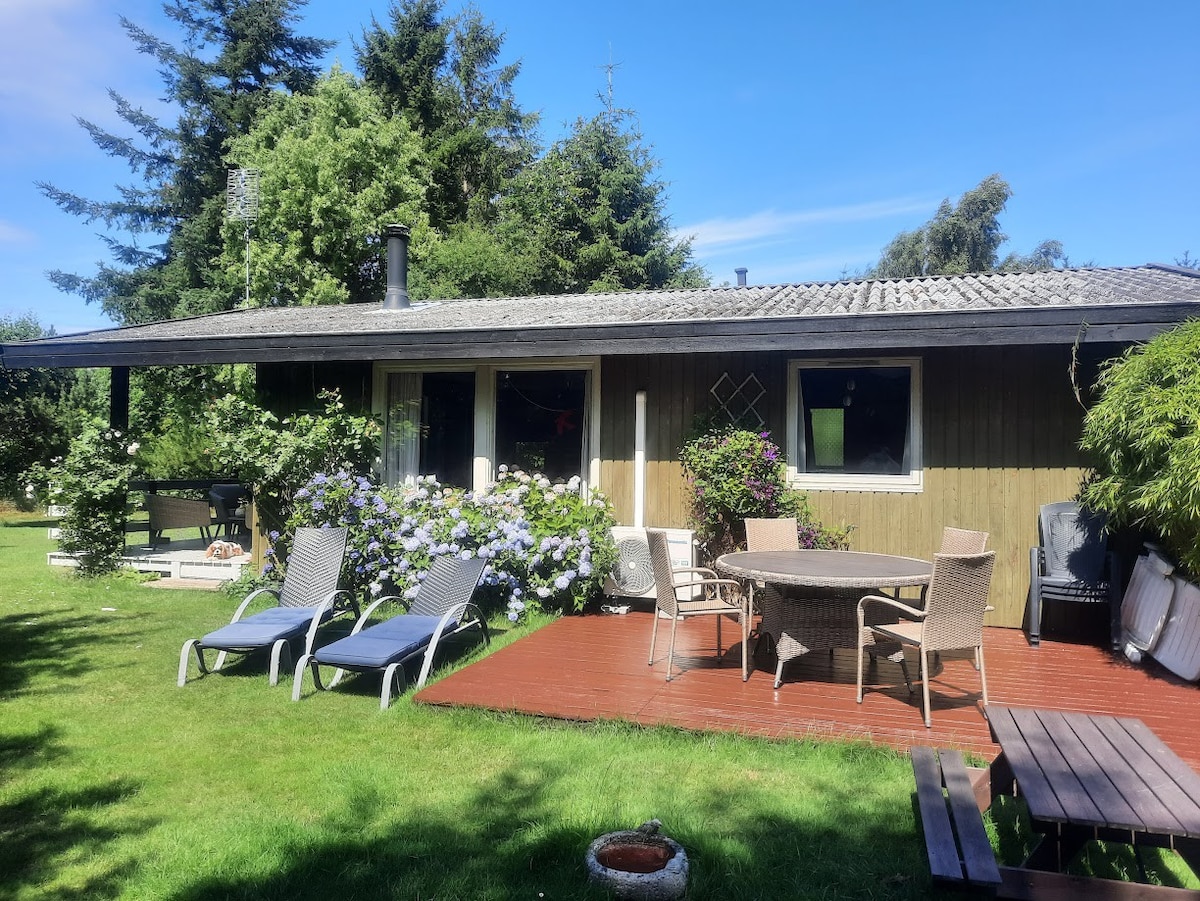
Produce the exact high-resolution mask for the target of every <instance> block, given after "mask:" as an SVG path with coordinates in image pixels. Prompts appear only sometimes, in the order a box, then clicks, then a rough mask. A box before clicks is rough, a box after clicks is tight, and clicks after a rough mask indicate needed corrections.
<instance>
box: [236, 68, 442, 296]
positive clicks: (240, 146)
mask: <svg viewBox="0 0 1200 901" xmlns="http://www.w3.org/2000/svg"><path fill="white" fill-rule="evenodd" d="M230 156H231V158H232V159H233V160H235V161H236V162H237V163H238V165H241V166H247V167H253V168H256V169H259V170H260V172H261V179H260V188H259V190H260V194H261V200H260V213H259V218H258V221H257V222H256V224H255V227H254V233H253V234H254V238H253V241H252V244H251V251H250V261H251V264H250V265H251V303H252V304H253V305H257V306H274V305H295V304H306V305H307V304H327V303H346V302H360V301H368V300H375V301H379V300H382V298H383V294H384V272H383V259H382V252H383V249H382V247H381V246H380V236H381V234H382V230H383V227H384V225H386V224H388V223H390V222H400V223H404V224H408V225H411V226H413V229H414V235H413V241H412V247H413V251H412V253H413V258H414V261H417V260H419V259H420V258H421V257H422V255H423V254H424V248H425V247H426V245H428V243H429V242H430V241H432V240H433V239H434V238H433V236H432V235H431V234H430V232H429V229H428V226H427V219H426V217H425V213H424V210H425V194H426V190H427V187H428V181H429V175H428V169H429V167H428V164H427V162H426V159H425V153H424V148H423V146H422V142H421V140H420V138H419V136H418V135H417V134H416V133H415V132H414V131H413V130H412V129H411V128H410V127H409V125H408V122H407V120H406V119H405V118H404V117H392V116H388V115H387V112H386V111H385V109H384V106H383V103H382V102H381V101H380V99H379V97H378V96H377V95H376V94H375V93H374V92H372V91H370V90H369V89H367V88H366V87H364V86H363V85H362V84H361V83H359V82H358V81H357V80H356V79H355V78H354V77H353V76H351V75H350V74H348V73H346V72H344V71H341V70H338V69H335V70H334V71H333V72H331V73H330V74H329V75H327V76H325V77H323V78H321V79H320V81H319V82H318V83H317V86H316V89H315V90H314V91H313V93H312V94H310V95H301V94H293V95H291V96H289V97H280V98H278V100H277V102H276V104H275V105H274V107H273V108H272V109H271V110H269V111H268V112H267V113H265V114H264V115H263V116H262V117H261V118H260V120H259V122H258V124H256V125H255V126H254V127H253V128H251V129H250V132H249V133H248V134H247V135H245V136H244V137H240V138H236V139H235V140H234V141H233V142H232V144H231V151H230ZM243 252H244V248H243V236H242V229H241V228H240V227H239V226H238V225H237V224H236V223H230V224H229V225H228V226H227V228H226V253H225V266H226V269H227V271H228V273H229V277H230V278H236V277H238V276H239V275H240V274H241V273H242V272H243V267H244V260H243Z"/></svg>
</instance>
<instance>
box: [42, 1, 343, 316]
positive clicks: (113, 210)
mask: <svg viewBox="0 0 1200 901" xmlns="http://www.w3.org/2000/svg"><path fill="white" fill-rule="evenodd" d="M304 2H305V0H168V2H166V3H165V4H164V5H163V10H164V12H165V13H166V15H167V17H168V18H169V19H170V20H171V21H172V22H174V23H175V24H176V25H177V26H178V28H179V32H180V39H179V42H178V44H175V43H171V42H170V41H168V40H165V39H163V38H160V37H158V36H156V35H154V34H151V33H150V32H149V31H147V30H145V29H144V28H142V27H140V26H138V25H136V24H135V23H133V22H131V21H130V20H128V19H126V18H124V17H122V18H121V24H122V26H123V27H124V29H125V31H126V33H127V34H128V35H129V37H130V39H131V40H132V41H133V43H134V45H135V46H136V48H137V50H138V51H139V52H140V53H143V54H146V55H148V56H150V57H152V58H153V59H154V60H155V61H156V62H157V63H158V65H159V71H160V73H161V76H162V79H163V86H164V89H165V92H164V99H165V100H166V101H167V102H168V103H170V104H172V105H173V107H174V108H175V109H176V110H177V111H178V118H177V119H176V121H175V122H174V123H171V124H165V123H163V122H161V121H160V120H159V119H157V118H155V117H154V116H153V115H151V114H150V113H148V112H146V111H145V110H144V109H142V108H140V107H136V106H134V105H133V104H132V103H130V102H129V101H128V100H127V99H126V98H125V97H123V96H122V95H120V94H119V93H117V92H116V91H110V92H109V93H110V96H111V97H112V100H113V102H114V104H115V106H116V110H117V114H118V116H119V117H120V118H121V120H122V121H123V122H124V123H125V124H126V125H127V126H128V127H129V129H130V133H128V134H125V135H117V134H114V133H112V132H109V131H106V130H105V129H103V128H101V127H100V126H98V125H96V124H94V123H92V122H89V121H87V120H84V119H80V120H79V122H80V125H82V126H83V128H85V129H86V130H87V132H88V133H89V134H90V135H91V138H92V140H93V142H94V143H95V144H96V146H97V147H99V148H100V149H101V150H102V151H103V152H104V153H106V154H108V155H109V156H112V157H114V158H117V159H121V160H123V161H124V162H125V163H126V164H127V165H128V166H129V168H130V170H131V171H132V172H133V173H134V175H135V176H136V178H137V181H135V182H134V183H131V184H129V185H126V186H123V187H121V188H119V194H120V196H119V197H118V198H117V199H110V200H93V199H89V198H85V197H82V196H80V195H77V194H74V193H72V192H70V191H68V190H65V189H63V188H60V187H57V186H55V185H51V184H48V183H44V182H43V183H39V188H40V189H41V191H42V193H43V194H45V195H46V196H47V197H49V198H50V199H51V200H52V201H54V202H55V203H56V204H57V205H58V206H59V207H60V208H62V209H63V210H65V211H66V212H68V213H71V214H72V215H75V216H79V217H80V218H82V219H83V220H84V221H85V222H88V223H92V222H98V223H100V224H102V225H103V226H104V228H105V230H106V235H105V241H106V242H107V244H108V246H109V249H110V250H111V253H112V257H113V262H112V263H111V264H109V263H104V264H101V265H100V267H99V269H98V271H97V272H96V273H95V274H93V275H78V274H73V273H66V272H54V273H51V276H50V277H51V280H52V281H53V282H54V283H55V284H56V285H58V287H60V288H61V289H63V290H65V291H68V292H72V293H76V294H79V295H81V296H82V297H84V299H86V300H87V301H89V302H93V303H98V304H100V306H101V307H102V308H103V309H104V311H105V313H107V314H108V315H109V316H110V317H112V318H113V319H115V320H116V321H117V322H119V323H122V324H128V323H137V322H148V321H153V320H157V319H164V318H168V317H171V316H176V315H185V314H191V313H200V312H211V311H215V310H220V309H228V308H230V307H232V306H233V305H234V304H235V303H236V302H237V300H238V298H239V292H238V290H237V285H236V284H232V283H230V282H229V280H228V279H227V278H226V277H225V276H224V275H223V273H222V270H221V268H220V266H219V258H220V254H221V249H222V238H221V224H222V215H223V210H224V189H225V180H226V164H225V160H224V153H225V148H226V142H227V141H229V140H230V139H231V138H233V137H235V136H237V135H240V134H244V133H245V132H246V131H247V130H248V129H249V127H250V125H251V124H252V123H253V121H254V120H255V118H256V117H257V115H258V114H259V112H260V111H261V110H262V108H263V106H264V104H265V103H267V102H268V101H269V99H270V97H271V95H272V94H273V93H274V92H275V91H286V92H301V91H307V90H309V89H310V88H311V86H312V85H313V83H314V81H315V79H316V75H317V71H318V69H317V61H318V60H319V59H320V57H321V56H322V54H323V53H324V52H325V51H326V50H327V49H328V48H329V47H331V46H332V42H328V41H324V40H318V39H316V38H306V37H300V36H298V35H296V34H295V33H294V32H293V29H292V26H293V24H294V23H295V21H296V20H297V18H298V12H297V11H298V10H299V9H301V8H302V7H303V5H304Z"/></svg>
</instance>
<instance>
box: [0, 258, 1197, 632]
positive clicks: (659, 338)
mask: <svg viewBox="0 0 1200 901" xmlns="http://www.w3.org/2000/svg"><path fill="white" fill-rule="evenodd" d="M389 292H390V293H391V292H393V288H392V287H391V286H389ZM405 304H406V296H405V302H402V303H400V304H396V303H385V304H384V305H374V304H359V305H350V306H330V307H303V308H294V307H293V308H261V309H249V310H237V311H232V312H228V313H220V314H215V315H210V316H203V317H197V318H191V319H182V320H173V321H165V322H158V323H153V324H148V325H140V326H132V327H126V328H119V329H110V330H103V331H95V332H89V333H85V334H80V335H69V336H62V337H55V338H48V339H43V340H39V341H33V342H24V343H19V344H8V345H3V346H2V347H0V354H2V357H0V360H2V362H3V365H4V366H6V367H10V368H12V367H29V366H52V367H63V366H108V367H113V368H114V375H115V377H114V382H113V383H114V385H116V386H117V387H118V391H117V395H116V397H115V400H114V409H115V415H116V416H117V417H118V418H119V417H120V415H121V403H122V399H121V397H120V386H121V385H122V384H123V383H124V384H125V385H127V384H128V367H132V366H150V365H179V364H188V363H234V362H238V363H255V364H257V368H258V384H259V389H260V392H261V394H262V398H263V400H264V402H266V403H268V404H271V405H274V406H275V407H277V408H281V409H285V410H286V409H289V408H296V407H298V406H305V405H311V401H312V398H313V396H314V392H315V391H316V389H318V388H320V387H325V386H330V387H333V386H336V387H339V388H340V389H341V390H342V393H343V397H344V398H346V399H347V400H348V401H349V402H350V403H355V402H357V403H359V404H361V405H362V406H364V407H370V408H372V409H374V410H375V411H376V412H378V413H379V414H380V415H381V416H382V417H384V420H385V422H386V425H387V438H386V446H385V453H384V465H385V469H386V472H387V476H388V478H390V479H399V478H403V477H404V476H406V475H411V474H414V473H432V474H436V475H437V476H438V477H439V478H440V479H441V480H442V481H444V482H447V483H455V484H473V485H475V486H478V487H482V486H483V485H485V484H486V483H487V482H488V481H490V480H491V479H492V478H494V476H495V473H496V471H497V467H498V466H499V465H500V464H511V465H521V466H525V467H527V468H537V469H541V470H543V471H545V472H547V474H548V475H551V476H561V477H569V476H571V475H579V476H580V477H581V478H582V479H583V481H584V482H586V483H587V484H590V485H593V486H595V487H597V488H599V489H601V490H602V491H604V492H605V493H606V494H607V495H608V496H609V497H610V498H611V499H612V501H613V504H614V505H615V508H616V511H617V515H618V517H619V519H620V520H621V521H622V522H624V523H628V524H632V523H635V522H637V523H644V524H646V525H650V526H684V525H686V520H687V507H688V494H687V485H686V483H685V480H684V478H683V475H682V471H681V467H680V464H679V462H678V451H679V448H680V445H681V443H682V442H683V440H684V439H685V437H686V436H687V434H688V432H689V430H690V429H691V427H692V424H693V422H694V419H695V417H696V416H697V415H701V414H708V413H713V412H714V411H725V413H727V414H728V415H731V416H734V417H736V418H738V419H739V420H740V421H742V422H743V423H748V424H750V425H752V426H753V427H754V428H761V430H763V431H769V432H770V433H771V436H772V438H773V439H774V440H775V441H776V442H777V443H778V444H779V445H780V446H781V447H783V448H784V450H785V451H786V455H787V460H788V465H789V475H790V478H791V479H792V482H793V484H794V485H795V486H796V487H799V488H802V489H804V490H805V491H807V492H808V495H809V498H810V501H811V503H812V504H813V506H814V508H815V510H816V511H817V512H818V514H819V515H820V517H821V519H822V520H823V521H825V522H826V523H829V524H833V525H840V524H852V525H853V526H854V532H853V536H852V544H853V546H854V547H855V548H856V549H860V550H871V551H881V552H887V553H898V554H907V555H912V556H921V557H928V555H929V554H930V553H931V551H932V549H933V548H934V547H936V545H937V543H938V541H939V537H940V534H941V529H942V527H943V526H945V525H950V526H958V527H963V528H970V529H982V530H986V531H988V532H990V533H991V543H990V546H991V547H993V548H994V549H995V550H996V551H997V554H998V556H997V565H996V577H995V579H994V583H993V588H992V598H991V601H992V604H993V605H994V606H995V608H996V609H995V612H994V613H992V614H991V615H990V624H992V625H1002V626H1012V627H1019V626H1021V624H1022V621H1023V617H1024V611H1025V599H1026V593H1027V589H1028V579H1029V570H1028V560H1029V548H1030V546H1031V545H1033V544H1035V543H1036V540H1037V511H1038V507H1039V505H1041V504H1043V503H1048V502H1051V501H1056V500H1064V499H1069V498H1071V497H1073V496H1074V495H1075V493H1076V491H1077V490H1078V487H1079V483H1080V479H1081V477H1082V475H1083V474H1084V472H1085V461H1084V460H1083V459H1082V458H1081V456H1080V453H1079V451H1078V449H1077V446H1076V445H1077V439H1078V435H1079V429H1080V424H1081V419H1082V414H1083V409H1084V405H1085V404H1087V403H1088V400H1089V396H1090V390H1091V386H1092V384H1093V382H1094V379H1095V376H1096V373H1097V371H1098V368H1099V366H1100V365H1102V363H1103V361H1104V360H1106V359H1109V358H1111V357H1113V356H1115V355H1117V354H1120V353H1121V352H1122V351H1123V350H1124V349H1125V348H1126V347H1128V346H1130V345H1131V344H1133V343H1135V342H1139V341H1143V340H1145V339H1148V338H1150V337H1151V336H1153V335H1154V334H1156V333H1158V332H1160V331H1162V330H1164V329H1168V328H1170V327H1171V326H1172V325H1175V324H1176V323H1179V322H1181V321H1183V320H1184V319H1186V318H1189V317H1194V316H1197V315H1200V273H1198V272H1194V271H1190V270H1184V269H1177V268H1172V267H1166V266H1157V265H1148V266H1140V267H1131V268H1091V269H1074V270H1052V271H1044V272H1030V273H1019V274H997V273H989V274H977V275H964V276H948V277H932V278H919V279H905V280H893V281H870V280H857V281H840V282H834V283H826V284H803V285H776V286H763V285H751V286H742V285H739V286H726V287H717V288H707V289H694V290H666V291H631V292H625V293H611V294H588V295H571V296H560V297H520V298H500V299H486V300H453V301H429V302H417V303H411V304H408V305H405Z"/></svg>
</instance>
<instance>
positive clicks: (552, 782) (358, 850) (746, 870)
mask: <svg viewBox="0 0 1200 901" xmlns="http://www.w3.org/2000/svg"><path fill="white" fill-rule="evenodd" d="M402 765H403V762H402V761H397V766H402ZM468 765H469V764H468ZM634 765H636V764H634ZM564 775H565V774H564V773H563V772H561V771H556V770H555V769H554V768H551V767H546V766H538V765H535V764H530V765H527V766H518V767H513V768H509V769H507V770H504V771H502V772H500V773H498V774H495V775H493V776H490V777H489V778H487V779H485V780H481V782H480V785H479V786H478V788H477V790H476V791H475V793H474V796H473V797H471V798H470V799H469V800H466V801H464V802H463V803H461V804H458V803H456V804H455V805H454V807H453V809H452V810H448V809H446V808H441V807H439V806H438V805H437V786H436V785H430V786H429V796H428V797H412V798H394V797H390V796H387V797H385V796H383V794H382V793H380V792H376V791H374V790H373V789H371V788H370V787H367V788H364V789H361V790H360V791H359V792H358V793H357V794H356V795H354V796H349V797H346V799H345V802H344V804H343V806H342V807H341V808H340V809H339V810H337V811H335V812H331V813H330V814H329V815H327V816H326V817H324V818H323V819H322V820H321V821H319V822H316V823H308V822H306V823H305V824H304V826H303V829H302V831H301V830H300V829H299V828H293V829H292V830H290V831H288V832H287V833H286V834H283V835H281V840H280V845H279V846H278V847H275V848H273V849H272V853H273V856H278V857H279V859H280V860H281V861H282V862H281V864H280V866H279V867H278V868H277V869H276V871H275V872H273V873H270V874H268V875H261V874H258V873H254V874H252V875H251V871H253V870H254V869H255V867H254V861H255V860H256V859H257V858H258V857H259V856H260V855H261V850H262V849H257V851H256V850H255V849H247V851H246V857H245V861H244V864H242V863H239V862H235V861H228V860H227V861H226V862H225V863H226V866H224V867H222V870H223V872H222V873H221V874H219V875H215V874H209V875H203V876H197V877H196V878H195V881H194V882H193V883H192V884H191V885H190V886H188V887H186V888H184V889H182V890H181V891H179V892H177V893H175V894H173V895H172V897H173V898H175V899H177V901H216V899H297V898H330V897H338V898H361V899H365V898H470V899H510V898H531V899H537V898H543V897H544V898H547V899H550V898H572V899H591V898H596V899H600V898H607V897H609V895H608V894H607V893H606V892H603V891H600V890H599V889H596V888H593V887H590V886H589V885H588V884H587V876H586V868H585V866H584V854H585V852H586V849H587V846H588V844H589V843H590V842H591V841H592V839H594V838H596V837H597V836H598V835H600V834H602V833H605V832H610V831H614V830H619V829H627V828H631V827H633V826H636V825H638V823H636V822H634V823H630V822H607V821H604V820H602V819H599V820H595V821H590V822H584V821H583V820H584V819H585V818H586V817H584V818H581V817H580V816H579V815H578V814H575V815H564V814H563V813H562V812H561V811H559V810H558V809H557V805H556V801H555V800H554V799H556V798H557V797H559V792H558V791H556V790H555V787H556V783H557V782H558V781H559V780H560V779H562V778H563V777H564ZM822 791H823V792H824V791H825V787H824V786H822ZM856 794H857V791H856V789H855V787H854V786H849V785H844V786H840V787H831V788H830V796H829V797H828V799H827V800H828V806H827V807H826V808H825V809H824V811H823V813H822V815H821V816H820V819H819V822H814V821H805V820H804V819H802V818H800V817H796V818H788V817H786V816H784V817H778V816H768V815H766V814H764V813H760V812H758V811H756V810H754V809H752V807H753V806H752V805H751V804H747V801H746V797H745V792H744V789H743V788H742V787H741V786H738V785H730V786H729V787H728V788H727V789H721V790H719V791H717V792H715V793H713V794H712V795H710V796H709V797H708V798H707V800H706V802H705V803H704V804H702V805H701V806H702V808H703V809H699V810H697V809H695V808H694V807H690V808H689V811H688V819H689V822H691V823H700V824H713V830H712V832H711V833H710V832H694V833H693V832H687V831H680V830H678V829H672V827H671V823H670V822H667V823H665V825H664V831H665V832H667V833H668V834H670V835H671V836H672V837H673V838H675V839H676V840H677V841H679V842H680V843H681V844H682V845H683V846H684V848H685V849H686V850H687V852H688V856H689V861H690V864H691V873H692V876H691V881H690V891H689V893H688V897H689V898H690V899H692V901H697V899H705V898H721V899H739V898H747V899H749V898H785V897H788V898H791V897H822V898H861V897H866V896H871V897H874V898H920V897H925V896H926V894H927V893H928V889H929V885H928V882H927V880H921V879H917V878H914V877H913V876H912V875H911V874H913V873H916V872H919V866H920V864H921V858H920V857H919V856H918V855H919V854H920V847H919V843H918V841H917V836H916V834H915V833H914V832H913V831H912V829H911V826H909V827H908V828H903V820H902V819H900V820H898V821H896V822H895V823H893V824H892V825H891V826H889V825H887V824H881V823H878V822H873V821H868V820H867V819H866V818H865V817H864V816H861V815H858V816H855V815H844V814H839V813H838V811H845V810H848V809H851V804H850V802H851V799H852V796H854V795H856ZM597 806H600V807H603V806H604V804H603V802H602V801H600V800H599V799H598V804H597ZM575 809H576V810H585V809H586V805H585V804H577V805H576V806H575ZM653 815H654V813H653V812H648V813H647V815H646V817H645V818H647V819H648V818H650V816H653ZM663 815H664V816H669V815H668V814H665V813H664V814H663ZM231 869H234V870H236V869H242V870H244V871H245V872H246V873H247V875H245V876H238V875H230V872H229V871H230V870H231Z"/></svg>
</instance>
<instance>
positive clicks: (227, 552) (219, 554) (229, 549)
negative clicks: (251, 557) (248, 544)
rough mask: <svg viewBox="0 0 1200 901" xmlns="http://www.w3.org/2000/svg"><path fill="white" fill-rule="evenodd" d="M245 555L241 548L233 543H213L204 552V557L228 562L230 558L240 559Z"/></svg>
mask: <svg viewBox="0 0 1200 901" xmlns="http://www.w3.org/2000/svg"><path fill="white" fill-rule="evenodd" d="M244 553H246V552H245V551H243V550H242V546H241V545H240V544H238V543H237V542H235V541H214V542H213V543H212V544H210V545H209V546H208V550H206V551H205V552H204V556H205V557H215V558H216V559H217V560H228V559H229V558H230V557H240V556H241V555H242V554H244Z"/></svg>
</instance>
